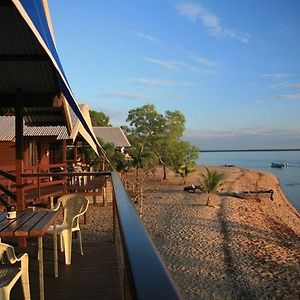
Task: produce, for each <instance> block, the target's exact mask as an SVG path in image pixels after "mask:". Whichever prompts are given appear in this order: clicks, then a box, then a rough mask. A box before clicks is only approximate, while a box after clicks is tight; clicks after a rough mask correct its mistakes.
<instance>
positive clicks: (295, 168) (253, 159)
mask: <svg viewBox="0 0 300 300" xmlns="http://www.w3.org/2000/svg"><path fill="white" fill-rule="evenodd" d="M271 162H284V163H288V167H284V168H272V167H271ZM197 163H198V164H200V165H211V166H221V165H224V164H232V165H235V166H236V167H241V168H249V169H259V170H262V171H267V172H270V173H272V174H274V175H276V176H277V177H278V178H279V181H280V184H281V187H282V189H283V191H284V193H285V195H286V196H287V197H288V199H289V201H290V203H291V204H292V205H293V206H294V207H295V208H296V209H297V210H298V211H299V212H300V151H241V152H201V153H200V156H199V159H198V161H197Z"/></svg>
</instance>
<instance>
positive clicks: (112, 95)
mask: <svg viewBox="0 0 300 300" xmlns="http://www.w3.org/2000/svg"><path fill="white" fill-rule="evenodd" d="M100 97H103V98H125V99H130V100H148V99H149V98H150V97H149V96H146V95H142V94H137V93H130V92H117V91H115V92H107V93H102V94H100Z"/></svg>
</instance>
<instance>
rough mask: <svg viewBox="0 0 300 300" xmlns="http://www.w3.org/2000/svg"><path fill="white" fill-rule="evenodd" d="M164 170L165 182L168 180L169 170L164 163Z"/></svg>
mask: <svg viewBox="0 0 300 300" xmlns="http://www.w3.org/2000/svg"><path fill="white" fill-rule="evenodd" d="M163 170H164V180H166V179H167V168H166V164H165V163H163Z"/></svg>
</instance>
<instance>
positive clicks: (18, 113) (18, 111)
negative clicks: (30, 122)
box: [15, 90, 27, 247]
mask: <svg viewBox="0 0 300 300" xmlns="http://www.w3.org/2000/svg"><path fill="white" fill-rule="evenodd" d="M23 116H24V107H23V96H22V92H21V90H16V98H15V139H16V192H17V210H18V211H22V210H25V209H26V204H25V196H24V189H23V177H22V173H23V171H24V161H23V156H24V154H23V151H24V139H23ZM18 244H19V247H26V246H27V241H26V238H19V239H18Z"/></svg>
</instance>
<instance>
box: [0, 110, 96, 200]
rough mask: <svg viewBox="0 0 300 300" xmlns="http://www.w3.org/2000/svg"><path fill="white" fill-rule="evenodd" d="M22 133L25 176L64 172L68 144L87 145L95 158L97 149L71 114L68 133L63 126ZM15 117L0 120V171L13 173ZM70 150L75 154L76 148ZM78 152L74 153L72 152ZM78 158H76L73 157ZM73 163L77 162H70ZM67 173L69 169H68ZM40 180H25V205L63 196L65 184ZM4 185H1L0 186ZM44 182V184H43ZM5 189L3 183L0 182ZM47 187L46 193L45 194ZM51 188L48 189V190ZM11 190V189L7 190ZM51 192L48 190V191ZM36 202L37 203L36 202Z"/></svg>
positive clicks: (41, 127) (33, 127) (44, 127)
mask: <svg viewBox="0 0 300 300" xmlns="http://www.w3.org/2000/svg"><path fill="white" fill-rule="evenodd" d="M80 109H81V111H82V113H83V114H84V117H85V119H86V120H87V122H88V124H89V125H90V126H91V120H90V116H89V109H88V106H87V105H85V104H81V105H80ZM23 129H24V132H23V135H24V172H25V173H38V172H44V173H49V172H55V171H60V172H61V171H65V172H66V171H67V147H68V145H70V144H73V143H75V145H77V144H78V142H80V143H81V144H83V145H84V144H88V146H89V147H90V148H92V149H93V150H94V151H95V152H96V154H97V155H98V150H97V145H96V144H95V143H94V141H93V140H92V139H91V138H90V136H89V135H88V134H87V132H86V130H85V129H84V127H83V126H82V124H81V122H80V121H79V119H78V118H77V116H76V115H75V114H74V113H73V111H71V133H70V134H69V133H68V130H67V128H66V127H65V126H26V125H24V127H23ZM15 149H16V145H15V117H14V116H0V151H1V153H2V155H1V156H0V169H2V170H4V171H6V172H10V173H15V168H16V167H15V165H16V163H15ZM73 149H75V150H77V147H74V148H73ZM75 152H77V151H75ZM73 157H75V158H76V157H77V154H76V153H75V154H73ZM70 163H71V165H72V163H73V164H74V163H76V160H75V159H74V160H72V161H71V162H70ZM69 170H70V169H69ZM0 180H1V179H0ZM38 180H39V178H36V179H35V180H33V179H27V180H26V179H25V180H24V184H25V186H26V187H25V199H26V202H27V203H28V202H30V203H32V201H33V200H35V201H36V202H40V201H42V200H44V199H47V198H48V197H55V196H60V195H62V194H63V192H64V190H65V189H66V187H64V188H63V189H62V187H61V185H66V184H67V181H66V180H51V181H50V182H49V181H48V180H46V179H44V182H38ZM3 181H4V182H3ZM45 181H47V182H45ZM2 183H4V185H5V180H4V179H2ZM38 184H40V187H41V188H42V187H45V188H44V189H43V192H42V193H39V194H38V193H37V191H36V190H37V188H38ZM46 187H47V192H46ZM50 187H51V189H50ZM10 188H11V190H12V186H11V187H10ZM49 189H50V190H49ZM4 194H5V193H4V192H3V191H2V193H1V191H0V196H2V197H3V196H4ZM38 195H39V197H38ZM36 198H38V199H36Z"/></svg>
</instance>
